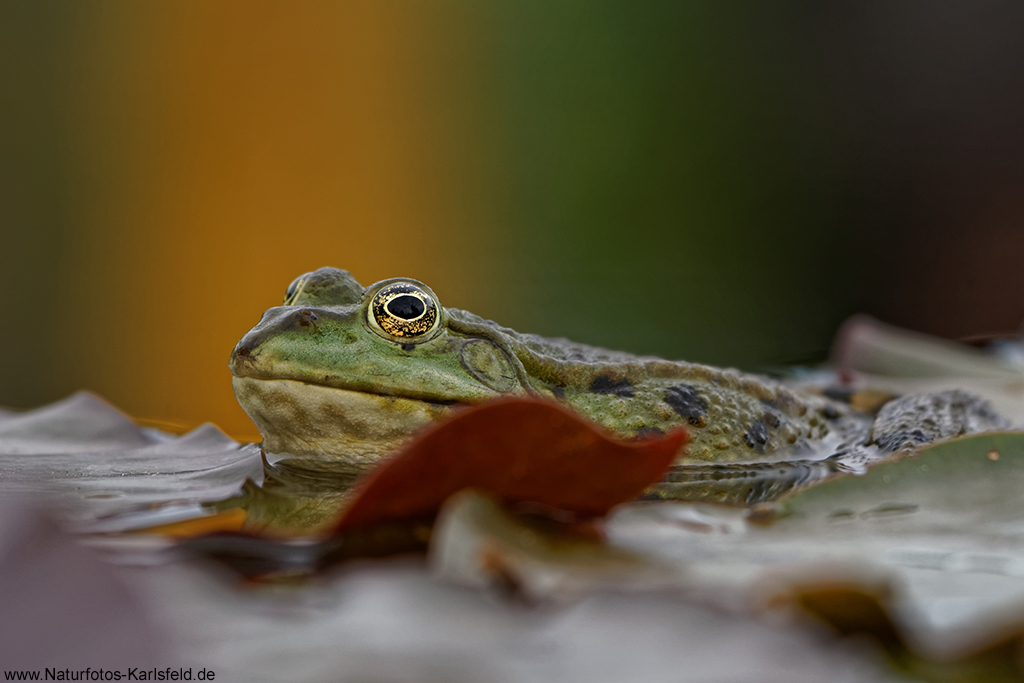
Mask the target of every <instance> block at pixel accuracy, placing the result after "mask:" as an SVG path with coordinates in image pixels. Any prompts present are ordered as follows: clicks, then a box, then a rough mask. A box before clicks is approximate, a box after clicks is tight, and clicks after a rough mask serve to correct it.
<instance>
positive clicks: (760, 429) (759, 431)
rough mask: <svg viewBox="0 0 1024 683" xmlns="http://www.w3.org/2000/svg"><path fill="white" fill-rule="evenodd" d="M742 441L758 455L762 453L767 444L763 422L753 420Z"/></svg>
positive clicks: (765, 428) (766, 432)
mask: <svg viewBox="0 0 1024 683" xmlns="http://www.w3.org/2000/svg"><path fill="white" fill-rule="evenodd" d="M743 440H744V441H746V442H747V445H748V446H750V447H751V448H753V449H754V450H755V451H757V452H758V453H764V447H765V446H766V445H767V444H768V428H767V427H766V426H765V424H764V422H761V421H760V420H754V422H753V424H751V425H750V426H749V427H748V428H747V431H746V433H745V434H744V435H743Z"/></svg>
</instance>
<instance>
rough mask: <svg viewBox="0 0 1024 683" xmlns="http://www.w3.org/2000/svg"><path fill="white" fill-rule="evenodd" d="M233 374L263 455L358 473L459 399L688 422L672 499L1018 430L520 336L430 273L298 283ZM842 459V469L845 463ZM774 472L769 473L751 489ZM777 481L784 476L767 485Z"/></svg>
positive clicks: (316, 277)
mask: <svg viewBox="0 0 1024 683" xmlns="http://www.w3.org/2000/svg"><path fill="white" fill-rule="evenodd" d="M229 369H230V371H231V373H232V387H233V389H234V393H235V396H236V398H237V399H238V402H239V404H240V405H241V406H242V408H243V410H244V411H245V412H246V414H247V415H248V416H249V417H250V418H251V419H252V421H253V422H254V424H255V425H256V427H257V429H258V430H259V432H260V435H261V436H262V438H263V443H262V447H263V449H264V450H265V452H267V453H272V454H278V455H284V456H288V457H293V458H306V459H310V458H312V459H319V460H323V461H332V462H335V463H338V464H340V465H342V466H343V467H346V468H350V469H351V470H353V471H363V470H366V469H368V468H370V467H372V466H373V465H374V464H375V463H377V462H379V461H380V460H381V459H382V458H385V457H387V456H389V455H391V454H393V453H395V452H396V451H397V450H399V449H400V448H401V447H402V445H403V444H404V443H406V442H407V441H408V440H409V439H410V437H411V435H413V434H415V433H416V432H417V431H419V430H421V429H423V428H425V427H427V426H428V425H431V424H433V423H436V422H439V421H441V420H444V419H445V418H447V417H449V416H450V415H451V414H452V413H453V411H456V410H458V409H459V408H460V407H463V406H468V405H473V404H477V403H481V402H483V401H487V400H489V399H494V398H497V397H502V396H531V397H538V398H542V399H546V400H550V401H554V402H557V403H559V404H561V405H563V406H566V407H568V408H569V409H571V410H572V411H574V412H576V413H578V414H580V415H581V416H583V417H585V418H587V419H589V420H592V421H593V422H596V423H597V424H599V425H601V426H602V427H603V428H604V429H606V430H607V431H608V432H610V433H612V434H613V435H616V436H619V437H621V438H626V439H643V438H652V437H657V436H659V435H662V434H665V433H667V432H670V431H672V430H674V429H677V428H680V427H682V428H685V429H686V430H687V431H688V432H689V435H690V438H689V443H688V444H687V445H686V446H685V447H684V448H682V449H681V450H680V452H679V454H678V456H677V460H676V466H675V467H674V470H673V471H672V472H670V474H669V475H668V476H667V477H666V481H665V482H663V483H664V486H663V487H662V488H661V489H660V490H661V494H662V495H663V497H665V496H668V497H686V495H684V494H685V493H686V490H690V489H693V488H694V487H695V486H696V487H697V488H699V489H701V490H702V491H704V493H702V494H700V495H702V496H705V497H706V494H707V490H706V489H707V488H708V487H709V486H710V487H711V488H713V489H715V490H717V491H719V492H720V493H719V494H716V495H718V497H719V498H722V497H723V495H724V496H726V497H727V496H728V495H731V494H730V493H729V491H730V490H731V489H730V487H728V486H722V485H714V484H709V483H708V482H717V481H722V480H731V479H742V480H744V481H746V482H747V484H748V486H747V488H746V489H745V492H744V494H743V495H744V496H745V500H746V501H747V502H750V500H752V499H753V498H757V497H760V498H767V497H771V496H772V495H774V494H775V493H777V490H776V489H780V488H787V487H790V486H794V485H799V484H801V483H804V482H805V481H806V480H807V479H808V478H810V477H813V476H819V475H820V473H821V470H822V466H820V465H819V464H818V463H821V462H831V463H832V464H830V465H828V466H826V467H825V469H829V468H831V470H835V469H836V468H837V467H839V468H840V469H841V468H842V467H847V468H849V467H850V464H849V463H850V462H851V460H850V458H851V457H852V456H851V454H859V455H860V456H864V454H865V453H875V454H878V453H883V454H884V453H892V452H896V451H899V450H901V449H906V448H909V447H913V446H917V445H921V444H923V443H927V442H930V441H934V440H937V439H941V438H947V437H950V436H955V435H958V434H962V433H966V432H973V431H982V430H987V429H998V428H1005V427H1006V426H1008V423H1007V421H1006V420H1005V419H1004V418H1002V416H1000V415H998V414H997V413H996V412H995V411H994V410H992V408H991V407H990V406H989V405H988V404H987V403H986V402H985V401H983V400H982V399H979V398H977V397H974V396H972V395H970V394H967V393H965V392H962V391H958V390H953V391H947V392H937V393H935V394H927V395H910V396H904V397H898V398H895V399H894V400H892V401H889V402H888V403H885V404H884V405H882V406H881V407H880V409H878V411H877V413H876V414H871V413H868V412H865V411H860V410H857V409H856V408H855V407H853V406H851V405H850V403H849V402H848V401H844V400H839V399H836V398H833V397H830V396H829V395H827V392H820V391H812V390H807V389H804V388H800V387H794V386H790V385H788V384H787V383H785V382H783V381H780V380H778V379H772V378H769V377H766V376H761V375H755V374H748V373H744V372H741V371H739V370H736V369H731V368H718V367H714V366H711V365H704V364H700V363H691V362H687V361H679V360H665V359H662V358H657V357H653V356H639V355H634V354H631V353H628V352H624V351H613V350H608V349H603V348H599V347H596V346H590V345H586V344H581V343H577V342H573V341H569V340H568V339H563V338H548V337H542V336H539V335H535V334H529V333H521V332H517V331H515V330H512V329H509V328H506V327H502V326H501V325H499V324H497V323H495V322H493V321H490V320H486V319H484V318H482V317H480V316H477V315H475V314H473V313H470V312H468V311H464V310H460V309H457V308H451V307H445V306H442V304H441V302H440V300H439V299H438V297H437V295H436V294H435V293H434V292H433V290H431V289H430V287H428V286H427V285H426V284H424V283H422V282H420V281H418V280H415V279H411V278H391V279H386V280H382V281H380V282H377V283H376V284H373V285H371V286H369V287H363V286H362V285H360V284H359V283H358V282H357V281H356V279H355V278H354V277H353V276H352V275H351V274H350V273H349V272H348V271H345V270H341V269H337V268H320V269H318V270H315V271H312V272H309V273H305V274H303V275H300V276H299V277H297V278H295V279H294V280H293V281H292V282H291V284H290V285H288V287H287V289H286V291H285V297H284V302H283V304H282V305H280V306H275V307H272V308H270V309H268V310H267V311H265V312H264V314H263V316H262V318H261V320H260V321H259V323H258V324H256V326H255V327H253V328H252V329H251V330H250V331H249V332H247V333H246V334H245V335H244V336H243V337H242V338H241V340H240V341H239V342H238V343H237V344H236V346H235V347H234V349H233V350H232V352H231V356H230V360H229ZM840 456H846V460H845V461H843V463H845V464H840V465H838V466H837V465H835V464H834V463H835V462H837V458H839V457H840ZM865 457H866V456H865ZM829 459H831V460H829ZM780 463H782V464H780ZM786 463H789V464H788V465H784V464H786ZM792 463H796V464H795V465H794V464H792ZM801 463H803V464H801ZM766 467H767V469H766ZM764 471H770V472H772V476H770V477H767V478H766V477H764V476H761V477H760V479H761V484H759V485H753V484H751V482H756V481H758V480H759V476H760V475H759V472H764ZM787 473H788V474H787ZM765 481H769V482H774V483H773V484H771V485H769V486H767V489H766V486H765V484H764V482H765ZM780 481H783V482H784V483H783V484H778V482H780ZM702 482H703V483H702ZM773 487H774V488H773ZM723 491H724V492H726V493H725V494H721V492H723Z"/></svg>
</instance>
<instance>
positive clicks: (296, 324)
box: [228, 306, 327, 377]
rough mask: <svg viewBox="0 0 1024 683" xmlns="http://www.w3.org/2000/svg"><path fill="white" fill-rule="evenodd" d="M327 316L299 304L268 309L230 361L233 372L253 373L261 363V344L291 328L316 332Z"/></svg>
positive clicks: (229, 364) (243, 374)
mask: <svg viewBox="0 0 1024 683" xmlns="http://www.w3.org/2000/svg"><path fill="white" fill-rule="evenodd" d="M326 315H327V313H326V312H325V311H323V310H317V309H313V308H305V307H303V308H299V307H297V306H278V307H276V308H272V309H270V310H268V311H267V312H266V313H264V314H263V319H262V320H260V322H259V324H258V325H256V327H254V328H252V329H251V330H249V331H248V332H246V333H245V336H244V337H242V338H241V340H239V342H238V343H237V344H236V345H235V348H234V350H233V351H232V352H231V358H230V360H229V361H228V368H229V369H230V370H231V374H233V375H235V376H238V377H243V376H250V375H253V374H254V371H256V369H257V367H258V366H259V365H260V355H261V353H260V351H261V347H262V346H263V345H264V344H265V343H266V342H267V341H268V340H270V339H272V338H274V337H276V336H277V335H279V334H281V333H282V332H287V331H289V330H291V331H296V330H301V331H308V332H313V331H314V330H316V329H317V328H318V327H319V326H320V324H321V322H323V321H324V320H325V316H326ZM256 374H259V373H256Z"/></svg>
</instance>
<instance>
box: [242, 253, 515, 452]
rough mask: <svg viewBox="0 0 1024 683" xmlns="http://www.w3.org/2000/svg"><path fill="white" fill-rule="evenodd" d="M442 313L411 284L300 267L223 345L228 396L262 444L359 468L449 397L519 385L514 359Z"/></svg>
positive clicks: (434, 414)
mask: <svg viewBox="0 0 1024 683" xmlns="http://www.w3.org/2000/svg"><path fill="white" fill-rule="evenodd" d="M456 313H457V312H456ZM452 320H453V313H452V312H449V311H446V310H445V308H444V307H443V306H441V303H440V301H438V299H437V296H436V295H435V294H434V293H433V292H432V291H431V290H430V288H429V287H427V286H426V285H424V284H423V283H421V282H418V281H416V280H410V279H405V278H401V279H392V280H384V281H382V282H378V283H377V284H375V285H373V286H371V287H366V288H364V287H362V286H361V285H360V284H359V283H358V282H356V280H355V279H354V278H353V277H352V276H351V275H350V274H349V273H348V272H347V271H344V270H338V269H336V268H321V269H320V270H316V271H314V272H312V273H306V274H305V275H302V276H300V277H298V278H296V279H295V280H294V281H293V282H292V283H291V285H289V287H288V290H287V292H286V293H285V300H284V305H282V306H277V307H275V308H271V309H269V310H268V311H267V312H265V313H264V314H263V318H262V319H261V320H260V322H259V324H257V325H256V327H254V328H252V330H250V331H249V332H248V333H247V334H246V335H245V336H244V337H242V339H241V341H239V342H238V344H237V345H236V346H235V349H234V351H232V352H231V360H230V363H229V367H230V368H231V373H232V374H233V375H234V379H233V386H234V390H235V396H236V397H237V398H238V402H239V403H240V404H241V405H242V408H243V409H244V410H245V412H246V413H248V415H249V417H250V418H252V420H253V422H255V423H256V426H257V428H258V429H259V430H260V434H262V436H263V439H264V447H265V448H266V450H267V451H269V452H271V453H291V454H295V455H307V456H309V455H315V456H325V455H326V456H331V457H340V458H342V459H344V460H348V461H351V462H352V463H353V464H356V465H362V464H366V463H368V462H369V461H372V460H375V459H376V458H378V457H380V456H381V455H383V454H384V453H386V452H388V451H390V450H393V449H394V448H395V447H396V446H397V445H398V444H400V443H401V442H402V441H403V440H404V439H405V438H406V437H407V436H408V435H409V433H410V432H412V431H413V430H415V429H416V428H418V427H420V426H422V425H424V424H427V423H429V422H432V421H435V420H438V419H441V418H443V417H445V416H446V415H447V414H448V412H449V411H450V409H451V407H452V406H454V405H458V404H464V403H476V402H479V401H482V400H485V399H488V398H492V397H494V396H497V395H500V394H516V393H525V392H526V389H524V383H525V378H524V377H523V375H522V371H521V368H522V366H521V365H519V363H518V361H516V360H515V358H514V357H512V356H510V354H508V353H506V352H505V351H503V350H502V349H501V347H500V346H499V345H497V344H496V343H495V341H496V340H494V339H488V338H483V337H480V336H475V335H473V334H467V333H466V332H465V331H464V330H463V331H456V330H455V329H453V326H452V325H451V322H452ZM497 341H500V340H497Z"/></svg>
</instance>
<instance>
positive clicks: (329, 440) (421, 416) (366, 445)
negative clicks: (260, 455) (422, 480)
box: [231, 375, 452, 467]
mask: <svg viewBox="0 0 1024 683" xmlns="http://www.w3.org/2000/svg"><path fill="white" fill-rule="evenodd" d="M231 384H232V388H233V389H234V391H235V397H236V398H237V399H238V402H239V404H241V406H242V409H243V410H245V412H246V414H247V415H248V416H249V417H250V418H251V419H252V421H253V422H254V423H255V424H256V428H257V429H259V431H260V434H261V435H262V436H263V448H264V450H265V451H267V452H268V453H274V454H291V455H300V456H312V457H317V458H328V459H331V460H343V461H348V462H350V463H351V464H353V465H355V466H358V467H365V466H367V465H370V464H372V463H373V462H375V461H377V460H378V459H380V458H381V457H383V456H385V455H387V454H389V453H391V452H393V451H395V450H397V449H398V448H399V447H400V446H401V445H402V443H404V442H405V441H406V440H407V439H408V438H409V435H410V434H411V433H412V432H414V431H416V430H417V429H419V428H421V427H423V426H425V425H428V424H431V423H433V422H437V421H438V420H442V419H444V418H445V417H447V416H448V414H449V413H450V411H451V409H452V406H450V405H444V404H439V403H431V402H428V401H422V400H418V399H412V398H404V397H400V396H384V395H380V394H371V393H366V392H362V391H354V390H351V389H340V388H337V387H329V386H324V385H321V384H311V383H308V382H302V381H299V380H294V379H257V378H253V377H239V376H237V375H236V376H235V377H233V378H232V381H231Z"/></svg>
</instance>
